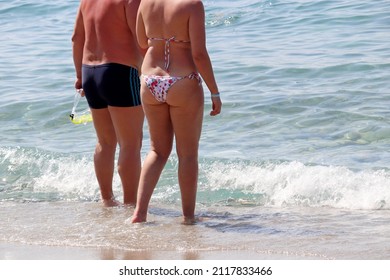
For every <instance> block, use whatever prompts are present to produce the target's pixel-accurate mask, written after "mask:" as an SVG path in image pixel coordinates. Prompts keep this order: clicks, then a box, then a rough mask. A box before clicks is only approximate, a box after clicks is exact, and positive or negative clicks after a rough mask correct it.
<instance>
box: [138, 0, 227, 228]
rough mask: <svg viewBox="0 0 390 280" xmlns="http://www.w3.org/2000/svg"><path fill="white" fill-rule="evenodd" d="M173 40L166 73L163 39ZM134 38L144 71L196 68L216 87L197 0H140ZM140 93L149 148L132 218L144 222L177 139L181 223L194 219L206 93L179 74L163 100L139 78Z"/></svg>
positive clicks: (217, 102) (217, 103) (215, 105)
mask: <svg viewBox="0 0 390 280" xmlns="http://www.w3.org/2000/svg"><path fill="white" fill-rule="evenodd" d="M172 36H174V37H175V39H176V40H182V41H189V42H190V43H176V42H172V43H171V45H170V66H169V73H167V71H166V70H165V68H164V55H165V53H164V50H165V49H164V46H165V42H164V41H156V40H149V39H148V38H165V39H168V38H171V37H172ZM137 38H138V42H139V45H140V46H141V47H142V48H144V49H145V50H147V51H146V55H145V58H144V61H143V64H142V68H141V72H142V74H145V75H151V74H153V75H160V76H164V75H171V76H186V75H188V74H190V73H192V72H198V73H199V74H200V75H201V76H202V78H203V80H204V81H205V83H206V85H207V87H208V89H209V90H210V92H211V93H212V94H216V93H218V86H217V83H216V81H215V77H214V73H213V69H212V64H211V61H210V58H209V55H208V52H207V49H206V34H205V12H204V7H203V3H202V1H200V0H142V2H141V5H140V8H139V12H138V19H137ZM141 97H142V103H143V107H144V111H145V115H146V117H147V120H148V124H149V132H150V141H151V150H150V152H149V154H148V155H147V157H146V159H145V162H144V165H143V168H142V172H141V178H140V184H139V189H138V201H137V206H136V209H135V211H134V215H133V217H132V222H133V223H138V222H145V221H146V219H147V210H148V205H149V202H150V199H151V196H152V194H153V191H154V188H155V186H156V184H157V182H158V179H159V177H160V175H161V172H162V170H163V168H164V166H165V164H166V162H167V160H168V157H169V155H170V153H171V150H172V146H173V139H174V138H175V140H176V151H177V155H178V158H179V167H178V179H179V185H180V190H181V198H182V210H183V218H184V223H186V224H191V223H193V222H194V221H195V204H196V192H197V182H198V148H199V139H200V136H201V130H202V122H203V112H204V94H203V88H202V86H201V85H199V84H198V81H197V80H190V79H183V80H181V81H179V82H177V83H175V84H174V85H173V86H172V87H171V88H170V89H169V92H168V95H167V101H166V103H160V102H158V101H157V100H156V99H155V98H154V96H153V95H152V94H151V93H150V90H149V89H148V88H147V87H146V85H145V82H143V81H141ZM211 100H212V110H211V112H210V115H212V116H215V115H218V114H219V113H220V112H221V107H222V103H221V99H220V98H219V97H213V98H212V99H211Z"/></svg>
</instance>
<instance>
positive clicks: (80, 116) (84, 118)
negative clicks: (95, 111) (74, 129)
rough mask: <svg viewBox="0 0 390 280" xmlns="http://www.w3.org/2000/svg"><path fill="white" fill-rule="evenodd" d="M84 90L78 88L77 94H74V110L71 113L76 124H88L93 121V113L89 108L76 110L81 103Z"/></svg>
mask: <svg viewBox="0 0 390 280" xmlns="http://www.w3.org/2000/svg"><path fill="white" fill-rule="evenodd" d="M82 92H83V89H78V90H77V92H76V94H75V95H74V100H73V108H72V112H71V113H70V115H69V117H70V121H71V122H72V123H74V124H86V123H88V122H91V121H92V115H91V111H90V110H89V109H85V110H83V111H81V112H76V108H77V105H78V104H79V102H80V99H81V97H82V96H81V94H82Z"/></svg>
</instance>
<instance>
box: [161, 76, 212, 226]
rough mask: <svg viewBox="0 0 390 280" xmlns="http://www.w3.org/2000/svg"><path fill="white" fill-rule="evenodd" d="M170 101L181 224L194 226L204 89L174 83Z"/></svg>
mask: <svg viewBox="0 0 390 280" xmlns="http://www.w3.org/2000/svg"><path fill="white" fill-rule="evenodd" d="M169 98H170V99H169ZM169 98H168V102H169V104H170V105H171V106H170V116H171V121H172V124H173V130H174V134H175V141H176V150H177V155H178V159H179V170H178V179H179V185H180V191H181V198H182V208H183V216H184V222H185V223H193V222H194V221H195V204H196V192H197V184H198V149H199V139H200V136H201V131H202V122H203V112H204V97H203V89H202V87H201V86H200V85H198V83H197V82H196V81H194V80H188V79H186V80H183V81H180V82H179V83H177V84H175V86H174V87H173V89H172V94H171V96H169Z"/></svg>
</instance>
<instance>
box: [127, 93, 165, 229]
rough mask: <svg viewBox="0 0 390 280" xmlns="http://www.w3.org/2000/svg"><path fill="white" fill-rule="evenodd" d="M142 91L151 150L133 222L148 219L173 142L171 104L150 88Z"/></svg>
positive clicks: (145, 165) (144, 165)
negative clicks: (152, 92) (149, 209)
mask: <svg viewBox="0 0 390 280" xmlns="http://www.w3.org/2000/svg"><path fill="white" fill-rule="evenodd" d="M141 88H142V87H141ZM142 92H143V93H142V102H143V108H144V112H145V115H146V118H147V120H148V126H149V133H150V151H149V153H148V155H147V157H146V159H145V161H144V164H143V166H142V171H141V178H140V182H139V188H138V197H137V206H136V208H135V211H134V215H133V218H132V222H133V223H139V222H145V221H146V217H147V211H148V206H149V202H150V199H151V197H152V194H153V191H154V188H155V187H156V185H157V182H158V180H159V178H160V175H161V172H162V170H163V169H164V166H165V164H166V162H167V160H168V158H169V155H170V153H171V150H172V143H173V130H172V125H171V120H170V115H169V106H168V105H167V104H166V103H159V102H157V101H156V100H155V99H154V97H153V96H152V95H151V94H150V92H149V90H148V89H146V90H145V89H144V90H143V91H142Z"/></svg>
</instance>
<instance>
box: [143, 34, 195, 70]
mask: <svg viewBox="0 0 390 280" xmlns="http://www.w3.org/2000/svg"><path fill="white" fill-rule="evenodd" d="M149 40H156V41H165V49H164V61H165V63H164V68H165V71H167V72H168V73H169V70H168V68H169V64H170V47H171V42H176V43H189V41H184V40H176V39H175V36H172V37H171V38H169V39H165V38H149Z"/></svg>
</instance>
